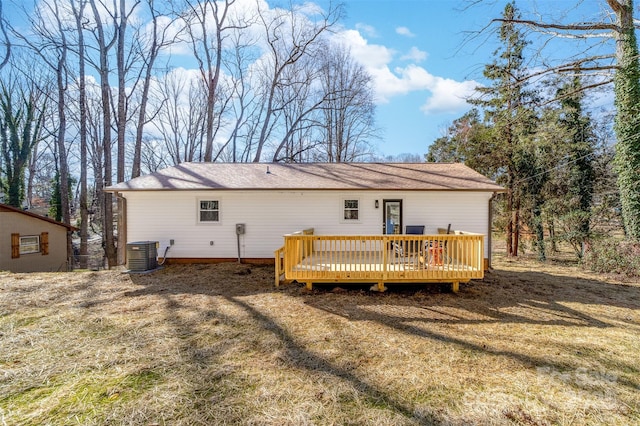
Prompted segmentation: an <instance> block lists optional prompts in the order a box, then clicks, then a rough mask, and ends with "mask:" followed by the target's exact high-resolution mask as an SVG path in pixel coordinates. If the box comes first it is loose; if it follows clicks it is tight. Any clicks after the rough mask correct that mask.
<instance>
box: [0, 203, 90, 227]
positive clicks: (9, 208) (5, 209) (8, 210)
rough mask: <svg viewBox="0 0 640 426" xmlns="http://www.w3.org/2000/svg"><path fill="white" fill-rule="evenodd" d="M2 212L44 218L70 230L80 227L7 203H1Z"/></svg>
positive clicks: (0, 211)
mask: <svg viewBox="0 0 640 426" xmlns="http://www.w3.org/2000/svg"><path fill="white" fill-rule="evenodd" d="M0 213H20V214H22V215H25V216H29V217H32V218H35V219H39V220H43V221H45V222H49V223H52V224H54V225H58V226H62V227H64V228H67V229H68V230H69V231H76V230H77V229H78V228H76V227H75V226H71V225H67V224H65V223H62V222H58V221H57V220H54V219H51V218H50V217H46V216H40V215H39V214H35V213H31V212H30V211H26V210H20V209H18V208H15V207H12V206H9V205H7V204H0Z"/></svg>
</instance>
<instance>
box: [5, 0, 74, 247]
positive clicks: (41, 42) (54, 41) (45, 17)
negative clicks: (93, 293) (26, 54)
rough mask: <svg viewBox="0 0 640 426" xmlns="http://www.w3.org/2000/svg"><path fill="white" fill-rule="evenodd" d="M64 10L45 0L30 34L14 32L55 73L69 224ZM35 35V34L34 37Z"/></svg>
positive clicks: (58, 141)
mask: <svg viewBox="0 0 640 426" xmlns="http://www.w3.org/2000/svg"><path fill="white" fill-rule="evenodd" d="M63 16H64V11H63V10H62V9H61V4H60V3H59V2H58V0H44V1H42V2H41V3H40V4H39V6H38V7H36V8H35V9H34V11H33V13H32V14H30V15H29V19H30V23H31V29H32V31H33V35H26V34H20V33H18V32H16V31H14V33H15V34H16V36H18V37H20V39H21V40H23V42H24V43H25V44H26V45H27V46H29V47H30V48H31V49H32V51H33V52H35V53H36V54H37V55H38V56H39V57H40V59H41V60H42V61H43V62H44V63H45V64H46V65H47V66H48V67H49V69H51V70H52V71H53V72H54V74H55V82H56V83H55V86H56V99H55V104H56V110H57V114H56V125H57V132H56V133H57V134H56V149H57V152H58V157H57V158H58V167H59V174H60V182H59V184H60V206H57V209H58V211H59V212H61V213H62V214H61V218H62V221H63V222H64V223H66V224H71V209H70V206H71V202H70V194H69V185H68V182H69V178H70V175H69V165H68V158H67V155H68V154H67V147H66V145H65V142H66V140H65V139H66V132H67V105H66V97H67V89H68V79H69V71H68V64H67V56H68V53H69V42H68V39H67V34H68V32H69V27H68V26H67V23H66V22H64V21H63ZM50 17H53V18H54V19H55V21H54V26H53V27H52V26H51V21H50ZM34 36H35V37H34ZM67 253H69V254H71V253H72V241H71V235H70V234H67Z"/></svg>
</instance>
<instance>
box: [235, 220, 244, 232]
mask: <svg viewBox="0 0 640 426" xmlns="http://www.w3.org/2000/svg"><path fill="white" fill-rule="evenodd" d="M244 233H245V224H244V223H236V234H238V235H244Z"/></svg>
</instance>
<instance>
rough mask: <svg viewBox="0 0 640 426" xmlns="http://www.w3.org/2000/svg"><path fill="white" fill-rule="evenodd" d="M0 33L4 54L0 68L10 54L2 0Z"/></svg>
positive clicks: (9, 41) (7, 60)
mask: <svg viewBox="0 0 640 426" xmlns="http://www.w3.org/2000/svg"><path fill="white" fill-rule="evenodd" d="M0 34H1V35H2V42H3V43H4V55H3V57H2V61H0V70H1V69H2V68H4V66H5V65H7V63H8V62H9V57H10V56H11V40H10V39H9V34H8V33H7V26H6V24H5V20H4V13H3V10H2V0H0Z"/></svg>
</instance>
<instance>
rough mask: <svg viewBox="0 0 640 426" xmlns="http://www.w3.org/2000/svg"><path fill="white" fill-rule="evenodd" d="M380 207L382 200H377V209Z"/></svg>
mask: <svg viewBox="0 0 640 426" xmlns="http://www.w3.org/2000/svg"><path fill="white" fill-rule="evenodd" d="M379 207H380V202H379V201H378V200H376V209H377V208H379Z"/></svg>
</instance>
